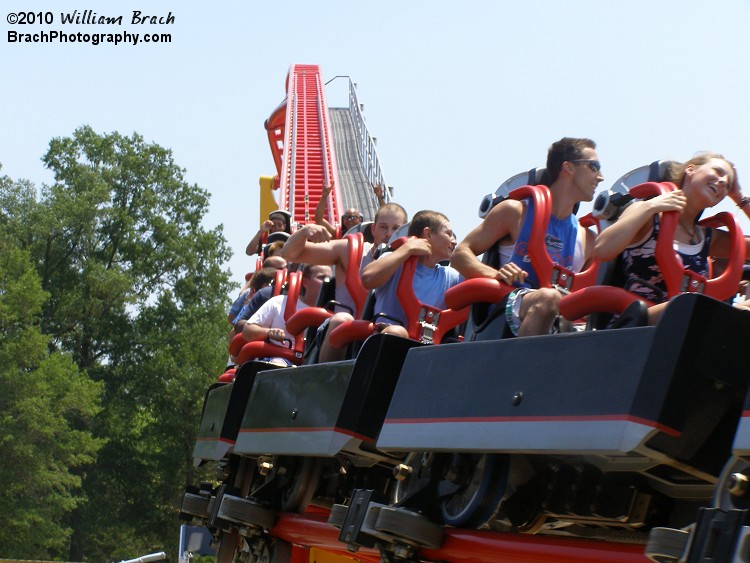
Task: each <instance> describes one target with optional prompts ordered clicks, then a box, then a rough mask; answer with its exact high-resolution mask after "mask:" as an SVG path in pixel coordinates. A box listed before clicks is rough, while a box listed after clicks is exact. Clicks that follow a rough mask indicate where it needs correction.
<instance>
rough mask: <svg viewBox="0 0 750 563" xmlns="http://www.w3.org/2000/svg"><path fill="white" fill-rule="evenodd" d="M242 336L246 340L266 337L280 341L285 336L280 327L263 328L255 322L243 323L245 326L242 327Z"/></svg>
mask: <svg viewBox="0 0 750 563" xmlns="http://www.w3.org/2000/svg"><path fill="white" fill-rule="evenodd" d="M242 336H243V337H244V338H245V340H247V341H248V342H252V341H254V340H266V339H269V340H276V341H277V342H281V341H282V340H284V338H285V337H286V334H285V333H284V330H283V329H280V328H265V327H262V326H260V325H257V324H255V323H245V326H243V327H242Z"/></svg>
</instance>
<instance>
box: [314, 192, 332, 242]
mask: <svg viewBox="0 0 750 563" xmlns="http://www.w3.org/2000/svg"><path fill="white" fill-rule="evenodd" d="M331 190H333V185H331V186H325V187H324V188H323V193H322V195H321V196H320V199H319V200H318V205H316V206H315V223H316V224H318V225H321V226H323V227H325V228H326V230H327V231H328V232H329V233H330V234H331V236H332V237H335V236H336V228H335V227H334V226H333V225H331V224H330V223H329V222H328V221H327V220H326V218H325V212H326V206H327V205H328V196H329V195H330V193H331Z"/></svg>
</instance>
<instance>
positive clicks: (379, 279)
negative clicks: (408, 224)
mask: <svg viewBox="0 0 750 563" xmlns="http://www.w3.org/2000/svg"><path fill="white" fill-rule="evenodd" d="M431 252H432V248H431V246H430V243H429V242H427V240H426V239H423V238H410V239H408V240H407V241H406V242H405V243H404V244H402V245H401V246H399V247H398V248H397V249H396V250H395V251H393V252H391V253H389V254H386V255H384V256H382V257H381V258H379V259H378V260H375V261H374V262H370V263H369V264H368V265H367V267H366V268H365V269H364V270H363V271H362V285H364V286H365V288H367V289H375V288H376V287H380V286H381V285H383V284H385V283H386V282H387V281H388V280H389V279H391V277H393V274H395V273H396V270H398V268H399V266H401V264H403V263H404V262H406V260H407V258H409V257H410V256H415V255H416V256H429V255H430V253H431Z"/></svg>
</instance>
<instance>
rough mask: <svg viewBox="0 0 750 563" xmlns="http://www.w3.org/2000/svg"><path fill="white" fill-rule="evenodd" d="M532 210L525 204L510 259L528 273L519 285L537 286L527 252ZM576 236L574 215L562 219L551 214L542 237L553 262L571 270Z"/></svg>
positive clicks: (576, 223) (535, 287) (576, 229)
mask: <svg viewBox="0 0 750 563" xmlns="http://www.w3.org/2000/svg"><path fill="white" fill-rule="evenodd" d="M533 219H534V212H533V211H532V207H531V206H530V205H529V204H528V203H527V204H526V216H525V217H524V219H523V224H522V225H521V231H520V232H519V233H518V240H517V241H516V246H515V248H514V249H513V256H512V257H511V259H510V261H511V262H513V263H514V264H516V265H517V266H518V267H519V268H521V269H522V270H524V271H525V272H526V273H528V274H529V275H528V277H527V278H526V281H525V282H524V283H523V284H517V285H519V286H520V287H531V288H534V289H538V288H539V279H538V278H537V275H536V272H535V271H534V268H533V266H532V264H531V258H529V254H528V246H529V238H530V237H531V225H532V224H533ZM577 236H578V220H577V219H576V217H575V215H572V214H571V215H569V216H567V217H564V218H563V219H558V218H557V217H555V216H554V215H552V216H551V217H550V219H549V225H548V226H547V233H546V235H545V237H544V243H545V245H546V247H547V252H548V253H549V255H550V258H552V261H553V262H554V263H555V264H559V265H560V266H563V267H565V268H568V269H569V270H571V269H572V268H573V256H574V254H575V248H576V237H577Z"/></svg>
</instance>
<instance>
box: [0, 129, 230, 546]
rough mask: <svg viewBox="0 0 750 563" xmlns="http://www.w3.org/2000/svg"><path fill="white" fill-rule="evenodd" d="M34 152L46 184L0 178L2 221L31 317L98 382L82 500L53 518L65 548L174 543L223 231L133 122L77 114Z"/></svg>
mask: <svg viewBox="0 0 750 563" xmlns="http://www.w3.org/2000/svg"><path fill="white" fill-rule="evenodd" d="M42 160H43V162H44V164H45V165H46V166H47V167H48V168H49V169H50V170H51V171H52V172H53V173H54V179H55V182H54V184H53V185H51V186H44V187H43V188H42V189H41V190H40V194H39V195H38V196H37V194H36V191H35V190H34V189H33V187H31V186H28V185H27V184H24V183H15V184H13V185H14V186H15V188H14V189H12V190H7V193H5V191H4V192H3V195H2V201H0V207H1V208H2V209H3V214H4V217H5V219H4V221H5V226H6V230H7V231H8V232H9V233H11V234H12V236H13V238H14V239H15V240H16V241H17V243H18V246H19V248H21V249H23V251H24V252H26V253H27V255H28V256H29V257H30V259H31V262H32V263H33V265H34V269H35V270H36V273H35V274H36V276H37V280H38V282H37V283H38V284H39V285H40V286H41V288H40V290H41V291H42V292H46V294H47V295H48V296H49V298H48V299H47V300H46V301H44V300H42V301H40V304H39V306H38V310H39V314H38V319H39V323H38V325H39V326H38V327H37V328H38V329H40V333H43V334H48V335H50V337H49V338H48V344H47V346H46V349H47V354H48V355H50V356H53V355H55V354H60V353H66V354H69V355H70V357H71V358H72V359H73V362H74V363H71V364H70V366H71V367H72V368H77V369H78V370H80V372H82V373H84V374H85V375H86V376H88V379H89V380H91V381H94V382H96V383H97V384H98V385H100V386H101V402H100V405H101V411H100V412H99V414H98V415H97V416H96V421H95V426H94V428H95V429H96V436H97V438H99V439H101V440H102V441H103V442H102V443H103V445H102V446H101V447H102V449H101V450H100V452H99V455H98V456H97V458H96V460H95V461H93V463H92V464H91V466H90V467H88V468H86V470H85V472H83V471H81V472H79V474H78V477H79V478H81V479H82V485H83V490H84V491H85V494H86V498H87V502H85V503H79V504H78V505H76V506H75V510H73V512H72V513H70V514H71V517H70V519H69V520H68V521H67V522H62V523H60V526H61V529H63V528H65V527H66V526H67V529H68V530H70V531H71V534H72V535H71V540H70V552H69V553H66V554H65V557H66V558H70V560H119V559H124V558H130V557H133V556H135V555H139V554H141V553H145V552H148V551H155V550H163V549H166V550H169V549H170V548H175V547H176V542H177V537H178V536H177V529H178V527H179V521H178V519H177V511H178V508H179V501H180V499H181V494H182V490H183V488H184V485H185V482H186V480H187V479H189V478H191V471H192V459H191V452H192V447H193V440H194V435H195V431H196V430H197V426H198V422H199V419H200V409H201V405H202V400H203V393H204V391H205V389H206V387H207V386H208V384H209V382H211V381H212V380H215V378H216V375H217V373H220V371H221V368H222V367H223V363H224V361H225V360H226V342H225V339H226V328H227V327H226V320H225V314H226V305H227V303H226V301H227V295H228V293H229V290H230V286H229V281H228V273H227V272H226V271H225V270H224V269H223V264H224V263H225V262H226V260H227V259H228V257H229V251H228V248H227V246H226V241H225V239H224V237H223V235H222V232H221V227H220V226H219V227H216V228H214V229H206V228H205V227H204V226H203V225H202V220H203V218H204V215H205V213H206V211H207V209H208V194H207V192H206V191H205V190H203V189H201V188H199V187H198V186H196V185H190V184H188V183H187V182H186V181H185V179H184V170H182V169H181V168H179V167H178V166H177V165H176V164H175V163H174V160H173V156H172V153H171V151H169V150H168V149H164V148H162V147H160V146H158V145H156V144H152V143H146V142H145V141H144V140H143V138H142V137H141V136H139V135H137V134H133V135H132V136H130V137H126V136H122V135H120V134H118V133H111V134H105V135H100V134H97V133H96V132H94V131H93V130H92V129H91V128H90V127H82V128H80V129H78V130H76V131H75V132H74V134H73V135H72V136H71V137H66V138H56V139H53V140H52V141H51V142H50V146H49V150H48V151H47V153H46V154H45V155H44V157H43V158H42ZM42 348H45V346H44V345H43V346H42ZM104 441H105V442H106V443H104ZM3 537H4V532H3V530H2V529H0V538H3ZM0 545H1V543H0ZM0 555H3V554H0Z"/></svg>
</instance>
